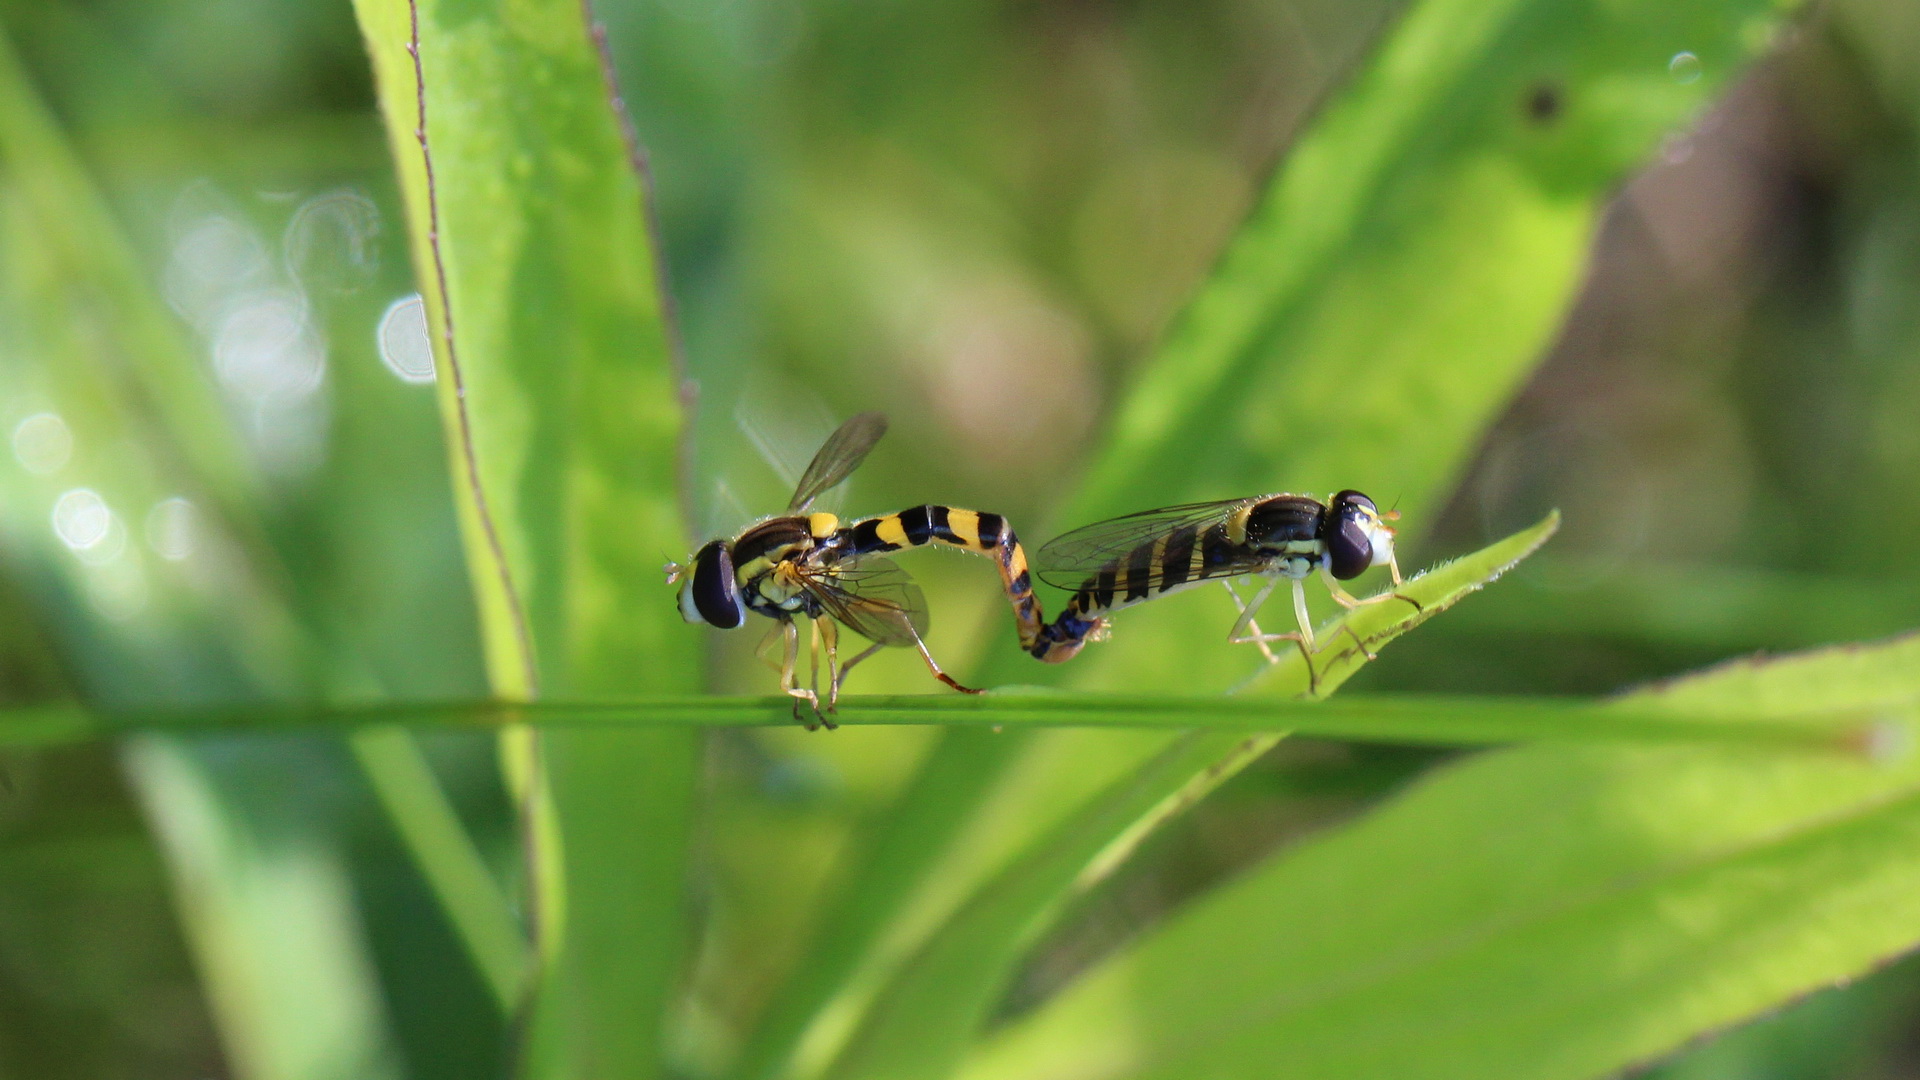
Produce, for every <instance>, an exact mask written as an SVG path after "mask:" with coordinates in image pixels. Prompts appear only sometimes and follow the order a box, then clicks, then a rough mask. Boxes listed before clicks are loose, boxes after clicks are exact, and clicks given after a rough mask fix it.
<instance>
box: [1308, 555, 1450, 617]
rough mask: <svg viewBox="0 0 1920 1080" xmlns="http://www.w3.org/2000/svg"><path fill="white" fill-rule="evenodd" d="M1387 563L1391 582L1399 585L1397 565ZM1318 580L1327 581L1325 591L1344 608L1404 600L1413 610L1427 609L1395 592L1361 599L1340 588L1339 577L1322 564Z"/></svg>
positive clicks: (1418, 602)
mask: <svg viewBox="0 0 1920 1080" xmlns="http://www.w3.org/2000/svg"><path fill="white" fill-rule="evenodd" d="M1387 565H1388V566H1389V567H1391V568H1392V570H1393V583H1394V584H1395V585H1396V586H1397V585H1400V584H1401V581H1400V567H1399V565H1398V564H1396V563H1393V562H1389V563H1388V564H1387ZM1320 580H1322V581H1324V582H1326V583H1327V592H1328V593H1329V594H1331V595H1332V596H1333V599H1334V602H1335V603H1337V604H1339V605H1340V606H1341V607H1344V608H1357V607H1360V606H1362V605H1364V604H1384V603H1386V602H1387V601H1389V600H1405V601H1406V602H1407V603H1409V604H1412V605H1413V610H1415V611H1425V610H1427V609H1426V608H1425V607H1423V606H1421V604H1420V601H1418V600H1415V599H1414V598H1413V597H1411V596H1406V595H1403V594H1401V593H1397V592H1385V593H1381V594H1379V595H1378V596H1369V597H1367V598H1366V599H1364V600H1362V599H1360V598H1359V597H1356V596H1354V595H1353V594H1352V593H1350V592H1348V591H1347V590H1345V589H1343V588H1341V587H1340V581H1339V579H1338V578H1335V577H1334V576H1333V571H1331V570H1329V569H1327V568H1326V566H1324V565H1322V566H1321V567H1320Z"/></svg>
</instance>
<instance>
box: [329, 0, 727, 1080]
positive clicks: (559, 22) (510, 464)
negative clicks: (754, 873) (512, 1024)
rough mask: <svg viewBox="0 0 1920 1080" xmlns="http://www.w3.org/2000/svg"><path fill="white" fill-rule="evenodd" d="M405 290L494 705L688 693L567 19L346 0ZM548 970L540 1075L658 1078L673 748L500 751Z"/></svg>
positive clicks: (633, 228)
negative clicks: (459, 524)
mask: <svg viewBox="0 0 1920 1080" xmlns="http://www.w3.org/2000/svg"><path fill="white" fill-rule="evenodd" d="M355 10H356V11H357V13H358V15H359V18H360V24H361V28H362V30H363V32H364V33H365V35H366V38H367V40H368V43H369V46H370V49H371V52H372V55H373V61H374V70H375V74H376V76H377V81H378V85H379V92H380V100H381V107H382V110H383V112H384V113H385V115H386V120H387V127H388V131H389V135H390V138H391V141H392V146H393V151H394V156H395V160H396V162H397V164H398V168H399V173H400V177H401V186H402V189H403V191H404V192H405V196H406V202H407V207H408V216H409V221H410V232H411V237H412V246H413V256H414V264H415V266H416V267H417V268H418V271H419V275H418V276H419V278H420V280H421V282H422V284H423V293H424V295H425V297H426V301H427V310H428V322H429V326H430V329H431V335H430V336H431V337H432V340H433V343H434V349H435V364H436V367H437V370H438V372H439V375H440V378H439V385H440V392H441V404H442V412H443V416H444V419H445V427H446V432H447V445H448V450H449V454H450V468H451V469H452V474H453V476H454V478H455V483H456V490H457V491H458V493H459V502H460V507H461V514H462V520H463V527H464V530H465V535H466V550H467V557H468V562H469V568H470V571H471V574H472V579H473V585H474V591H475V595H476V597H477V599H478V604H479V608H480V613H481V621H482V624H483V632H484V636H485V638H486V643H487V656H488V667H489V672H490V676H491V679H492V682H493V686H494V689H495V691H496V692H497V693H499V694H500V695H502V696H505V697H508V698H521V699H524V698H533V697H538V696H541V695H545V694H551V695H559V696H573V695H592V694H615V693H633V692H645V691H655V692H658V691H668V690H675V689H681V690H689V689H693V688H694V687H696V686H697V685H698V683H699V674H700V663H699V660H698V655H697V652H696V650H697V648H698V646H699V638H698V637H697V636H696V635H691V634H688V633H686V632H685V628H684V627H682V626H680V625H678V622H679V620H678V618H677V616H676V614H675V611H674V608H673V605H672V604H671V603H670V602H669V600H668V597H667V596H665V595H663V592H662V590H661V587H660V584H659V577H658V574H659V570H658V564H659V559H660V555H661V552H663V551H665V552H675V551H678V550H680V549H681V548H682V545H683V543H684V541H683V540H682V530H681V526H680V522H679V514H678V511H677V508H676V505H675V499H674V494H673V492H674V479H675V459H676V458H675V440H676V436H677V433H678V430H679V425H680V416H679V406H678V401H679V392H678V391H679V387H678V385H677V380H676V378H675V376H674V373H673V371H672V370H671V357H670V355H669V343H668V335H667V331H666V328H665V326H664V325H663V319H662V312H661V296H660V292H659V283H658V281H657V280H656V277H655V267H654V261H653V259H654V256H653V246H652V241H651V239H650V238H649V236H648V231H647V222H646V213H645V198H646V193H645V191H644V190H643V187H642V183H641V177H640V176H639V175H638V172H637V169H636V165H637V156H638V151H637V148H633V147H630V146H629V145H628V143H627V142H626V141H625V133H623V131H622V130H621V126H620V121H619V116H618V114H617V112H616V108H615V104H616V103H615V102H614V101H613V100H612V99H611V97H610V93H611V85H610V79H609V78H608V76H607V73H606V72H605V71H603V69H602V65H601V62H600V61H601V58H600V56H599V54H598V52H597V51H596V48H595V42H594V38H593V35H592V30H591V28H590V27H589V25H588V24H587V22H586V15H587V10H586V8H584V7H583V6H582V5H580V4H577V3H573V2H571V0H536V2H533V3H521V4H515V5H511V6H508V7H501V8H475V7H473V6H472V5H469V4H463V3H457V2H453V0H421V2H418V3H410V2H403V0H359V2H357V3H356V4H355ZM506 748H507V753H508V764H509V767H510V769H511V771H512V772H513V773H514V775H515V777H516V779H517V782H518V786H519V788H520V793H521V797H522V799H523V801H524V803H525V804H526V806H527V811H526V812H527V814H528V815H529V817H528V822H527V824H526V827H525V830H524V835H525V836H526V837H527V840H528V845H529V851H528V855H529V861H530V868H531V870H532V876H533V881H532V884H531V890H532V897H531V905H532V911H533V914H534V918H535V935H536V939H537V943H538V946H539V951H540V955H541V957H542V959H543V963H544V966H543V970H542V973H541V974H542V979H541V984H540V987H539V990H538V993H537V996H536V998H535V1000H534V1001H533V1002H532V1003H531V1005H530V1008H531V1010H532V1013H531V1017H532V1019H531V1022H530V1023H531V1026H530V1028H529V1030H528V1033H527V1036H526V1040H525V1043H524V1046H523V1054H524V1056H525V1059H526V1068H527V1071H529V1072H531V1073H534V1074H538V1075H569V1076H592V1077H623V1076H652V1075H655V1074H656V1072H657V1070H658V1069H659V1067H660V1059H661V1051H660V1032H661V1026H662V1018H663V1016H664V1013H665V1010H666V1003H667V1000H668V998H669V995H670V994H671V992H672V990H673V988H674V985H675V981H676V977H677V974H678V971H679V952H680V944H679V943H680V939H681V936H682V935H681V928H682V925H683V923H684V921H685V920H684V917H683V915H682V912H681V891H682V887H681V879H682V876H683V870H684V864H685V850H686V843H687V832H688V817H689V814H690V813H691V803H692V793H693V784H694V773H695V757H696V752H697V742H696V740H695V737H694V736H693V734H692V733H690V732H685V731H669V730H660V731H643V732H593V733H587V732H564V733H554V734H552V735H550V736H543V737H541V738H540V739H539V740H538V742H537V743H536V742H535V741H534V740H533V738H532V737H531V736H530V735H525V734H522V735H518V736H515V735H511V734H510V735H509V736H508V738H507V741H506Z"/></svg>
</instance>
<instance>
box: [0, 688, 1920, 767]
mask: <svg viewBox="0 0 1920 1080" xmlns="http://www.w3.org/2000/svg"><path fill="white" fill-rule="evenodd" d="M1908 704H1910V702H1907V701H1905V700H1904V699H1902V700H1889V701H1885V702H1880V703H1878V704H1876V705H1875V706H1874V707H1872V708H1859V709H1812V710H1807V711H1802V712H1792V713H1787V714H1783V715H1778V716H1762V715H1754V714H1751V713H1745V712H1741V713H1736V714H1732V715H1721V714H1719V713H1714V712H1702V711H1699V710H1696V709H1689V708H1677V707H1674V706H1670V705H1666V704H1648V703H1646V702H1642V701H1640V700H1639V699H1633V698H1629V699H1602V700H1588V699H1584V698H1565V697H1522V696H1476V695H1471V694H1444V695H1442V694H1376V695H1349V696H1346V697H1341V698H1335V699H1334V700H1331V701H1327V702H1307V701H1289V700H1285V699H1276V698H1266V697H1259V696H1252V695H1249V696H1246V697H1240V698H1221V697H1212V696H1206V697H1155V696H1149V695H1140V694H1091V693H1079V692H1074V693H1061V692H1058V691H1050V690H1049V691H1021V690H1012V691H1006V692H998V693H993V694H990V695H986V696H983V697H971V698H962V697H946V696H937V695H933V694H914V695H909V696H901V697H878V696H875V697H850V698H844V699H842V701H841V711H840V714H839V718H840V724H841V726H842V727H863V726H889V725H912V726H923V725H929V724H938V725H941V726H943V727H948V728H952V729H956V730H975V731H986V732H989V733H991V732H993V731H994V730H995V729H1001V731H1002V733H1005V731H1007V730H1011V729H1015V728H1021V727H1027V728H1033V729H1049V730H1050V729H1057V728H1079V729H1086V728H1098V729H1106V730H1110V731H1152V730H1160V731H1166V730H1183V729H1205V730H1213V731H1225V732H1240V733H1249V732H1262V731H1265V732H1278V731H1286V732H1296V733H1299V734H1302V735H1316V736H1322V737H1325V738H1332V739H1355V740H1361V741H1367V742H1381V743H1402V744H1408V745H1416V746H1484V745H1490V744H1499V743H1515V742H1568V743H1587V742H1662V743H1664V742H1676V741H1678V742H1699V741H1707V742H1731V743H1743V744H1770V743H1771V744H1780V745H1797V746H1802V747H1819V746H1826V747H1830V748H1831V747H1840V748H1847V749H1856V750H1857V749H1862V748H1869V745H1870V744H1872V743H1875V742H1882V743H1884V742H1885V741H1887V740H1889V739H1894V738H1897V737H1898V733H1897V731H1894V730H1890V729H1886V727H1885V725H1887V724H1889V723H1892V722H1897V721H1898V720H1899V719H1900V717H1901V715H1903V710H1904V708H1905V707H1906V706H1907V705H1908ZM792 724H793V716H792V703H791V701H790V700H789V699H787V698H784V697H777V698H775V697H764V698H727V697H709V696H684V697H647V698H632V699H628V700H624V701H599V702H564V701H548V702H535V703H531V704H527V703H519V702H513V703H507V702H499V701H447V702H411V703H409V702H389V703H382V704H378V705H369V706H362V707H358V708H337V709H328V708H324V707H316V708H292V709H277V710H276V709H272V708H245V709H232V708H228V709H222V708H217V707H210V708H205V709H190V710H188V709H155V710H131V711H125V712H117V713H101V712H90V711H88V710H86V709H83V708H80V707H78V706H71V705H40V706H25V707H20V708H14V709H6V710H0V747H6V748H21V747H46V746H58V745H62V744H66V743H73V742H79V741H83V740H87V739H101V738H115V737H119V736H124V735H139V734H155V733H195V734H198V733H218V732H234V733H243V732H244V733H251V734H271V735H285V734H301V733H314V732H330V731H331V732H340V731H354V730H358V729H362V728H368V727H375V728H377V727H382V726H390V725H407V726H410V727H413V728H415V729H418V730H458V731H497V730H500V729H502V728H507V727H512V726H518V725H530V726H534V727H539V728H550V729H567V730H584V731H594V730H599V731H624V730H631V729H647V728H659V727H744V726H757V727H777V728H784V727H789V726H791V725H792ZM1144 756H1146V757H1151V756H1152V753H1151V752H1149V753H1148V754H1146V755H1144ZM976 760H978V759H976Z"/></svg>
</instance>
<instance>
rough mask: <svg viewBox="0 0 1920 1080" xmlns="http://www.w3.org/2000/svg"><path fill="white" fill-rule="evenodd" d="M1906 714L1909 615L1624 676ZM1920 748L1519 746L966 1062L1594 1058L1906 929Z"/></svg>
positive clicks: (1563, 1071) (1519, 1072)
mask: <svg viewBox="0 0 1920 1080" xmlns="http://www.w3.org/2000/svg"><path fill="white" fill-rule="evenodd" d="M1643 705H1658V706H1659V707H1663V708H1664V707H1673V706H1684V707H1686V708H1689V709H1700V710H1705V711H1708V712H1712V713H1716V714H1719V715H1721V716H1724V717H1726V718H1728V720H1729V721H1735V720H1737V719H1738V718H1743V717H1750V718H1756V719H1766V718H1769V717H1779V716H1782V715H1785V714H1787V713H1788V712H1790V711H1792V710H1797V709H1808V708H1817V709H1857V710H1870V711H1875V712H1880V713H1884V714H1887V715H1891V716H1898V717H1901V718H1904V719H1905V720H1906V721H1908V722H1911V720H1912V719H1913V717H1914V716H1915V715H1916V713H1920V638H1914V637H1908V638H1905V639H1901V640H1898V641H1894V642H1890V643H1887V644H1883V645H1876V646H1853V647H1845V648H1838V649H1828V650H1820V651H1816V652H1811V653H1805V654H1800V655H1796V656H1791V657H1785V658H1780V659H1776V660H1753V661H1739V662H1735V663H1732V664H1728V665H1724V666H1722V667H1719V668H1714V669H1710V670H1708V671H1706V672H1703V673H1701V674H1698V675H1695V676H1691V677H1688V678H1685V679H1680V680H1677V681H1675V682H1672V683H1668V684H1663V685H1658V686H1654V687H1650V688H1648V689H1646V690H1644V691H1641V692H1640V693H1637V694H1635V695H1632V696H1630V697H1627V698H1623V699H1620V700H1619V704H1618V707H1621V708H1632V707H1637V706H1643ZM1916 853H1920V756H1916V755H1914V754H1912V753H1911V752H1910V751H1909V750H1907V749H1905V748H1901V749H1899V750H1897V751H1896V753H1895V755H1894V756H1893V757H1892V758H1891V759H1889V758H1888V757H1887V756H1884V755H1883V756H1882V757H1880V758H1879V759H1870V758H1867V757H1862V756H1860V755H1847V754H1832V753H1804V752H1801V753H1792V752H1781V751H1766V750H1760V749H1727V748H1716V749H1706V748H1686V749H1683V748H1677V747H1667V748H1631V749H1628V748H1619V749H1600V748H1573V747H1546V746H1540V747H1531V748H1524V749H1515V750H1509V751H1502V752H1498V753H1493V754H1489V755H1486V756H1484V757H1480V758H1477V759H1473V760H1470V761H1468V762H1466V763H1464V764H1461V765H1458V766H1455V767H1452V768H1449V769H1446V770H1444V771H1442V772H1441V773H1439V774H1437V775H1436V776H1434V777H1433V778H1431V779H1430V780H1429V781H1427V782H1425V783H1423V784H1421V785H1420V786H1419V787H1418V788H1416V789H1415V790H1413V791H1411V792H1409V793H1408V794H1406V795H1405V796H1403V797H1401V798H1400V799H1398V800H1396V801H1395V802H1393V803H1392V804H1390V805H1388V806H1387V807H1385V808H1384V809H1382V810H1381V811H1379V812H1377V813H1376V814H1374V815H1372V816H1371V817H1369V818H1367V819H1365V820H1363V821H1361V822H1359V823H1357V824H1355V825H1353V826H1351V827H1348V828H1346V829H1343V830H1341V831H1339V832H1337V833H1335V834H1332V835H1329V836H1325V837H1322V838H1320V839H1319V840H1317V841H1314V842H1311V843H1309V844H1307V845H1305V846H1303V847H1301V848H1298V849H1295V850H1293V851H1291V852H1288V853H1285V854H1283V855H1282V856H1280V857H1278V858H1275V859H1271V860H1269V861H1268V862H1267V863H1266V864H1265V865H1263V866H1261V867H1259V868H1257V869H1256V870H1254V871H1253V872H1252V873H1250V874H1248V875H1247V876H1246V877H1244V878H1243V879H1241V880H1239V881H1237V882H1235V883H1233V884H1231V885H1229V886H1227V887H1225V888H1223V889H1221V890H1219V891H1218V892H1216V893H1214V894H1211V895H1209V896H1208V897H1206V898H1204V899H1202V900H1200V901H1199V902H1197V903H1195V904H1194V905H1193V906H1192V907H1191V908H1189V909H1188V910H1186V911H1184V912H1181V913H1179V914H1178V915H1176V916H1175V917H1174V918H1173V919H1172V920H1171V921H1170V922H1169V923H1168V924H1166V925H1164V926H1162V927H1160V928H1158V929H1156V930H1154V931H1152V932H1150V933H1149V934H1148V935H1147V936H1146V937H1145V938H1144V939H1142V940H1141V941H1139V942H1138V943H1137V944H1135V945H1133V946H1132V947H1130V948H1127V949H1126V950H1124V951H1123V952H1122V953H1120V954H1119V955H1117V956H1115V957H1113V958H1111V959H1109V960H1108V961H1107V962H1105V963H1104V964H1102V965H1100V966H1099V967H1098V968H1096V969H1095V970H1094V971H1092V972H1090V973H1089V974H1088V975H1087V976H1086V977H1084V978H1083V979H1081V980H1080V981H1079V982H1078V983H1076V984H1074V985H1073V986H1072V987H1070V988H1069V989H1068V990H1067V991H1066V992H1064V993H1063V994H1061V995H1060V997H1058V998H1057V999H1055V1000H1054V1001H1052V1002H1049V1003H1047V1004H1046V1005H1044V1006H1042V1007H1041V1008H1040V1009H1039V1010H1038V1011H1037V1012H1036V1013H1034V1014H1033V1015H1031V1016H1029V1017H1026V1018H1024V1019H1022V1020H1020V1021H1018V1022H1016V1023H1014V1024H1013V1025H1011V1026H1010V1027H1009V1028H1008V1029H1007V1030H1006V1031H1004V1032H1002V1033H1001V1034H1000V1035H999V1036H998V1037H997V1038H995V1039H994V1040H993V1041H992V1042H991V1043H990V1044H989V1045H987V1046H986V1047H985V1048H984V1049H983V1050H982V1051H981V1052H980V1053H979V1054H978V1055H977V1056H976V1057H975V1059H974V1060H973V1061H972V1062H971V1064H970V1065H969V1067H968V1068H967V1069H965V1070H964V1071H963V1074H962V1075H964V1076H965V1077H967V1078H968V1080H1017V1078H1020V1077H1035V1078H1038V1077H1046V1078H1048V1080H1095V1078H1116V1080H1117V1078H1120V1077H1128V1078H1135V1077H1139V1078H1145V1077H1169V1078H1171V1077H1192V1076H1212V1077H1220V1078H1222V1080H1226V1078H1231V1077H1237V1076H1246V1077H1255V1076H1273V1075H1297V1076H1315V1077H1330V1078H1338V1077H1384V1076H1391V1077H1395V1078H1396V1080H1400V1078H1417V1077H1455V1076H1503V1077H1515V1078H1535V1077H1537V1078H1549V1077H1555V1078H1558V1077H1565V1078H1574V1077H1587V1076H1598V1075H1606V1074H1610V1073H1613V1072H1617V1071H1619V1070H1621V1069H1623V1068H1626V1067H1627V1066H1629V1065H1631V1064H1633V1063H1636V1062H1641V1061H1646V1060H1648V1059H1650V1058H1653V1057H1656V1056H1658V1055H1660V1054H1663V1053H1666V1052H1669V1051H1671V1050H1672V1049H1674V1048H1675V1047H1677V1046H1679V1045H1680V1044H1682V1043H1683V1042H1685V1041H1686V1040H1688V1039H1691V1038H1694V1037H1696V1036H1698V1035H1699V1034H1700V1033H1702V1032H1706V1031H1712V1030H1715V1029H1718V1028H1721V1027H1724V1026H1726V1025H1729V1024H1733V1023H1737V1022H1739V1021H1741V1020H1743V1019H1745V1018H1747V1017H1750V1016H1753V1015H1755V1014H1756V1013H1759V1012H1761V1011H1764V1010H1766V1009H1770V1008H1773V1007H1775V1006H1777V1005H1779V1004H1780V1003H1782V1002H1784V1001H1787V1000H1790V999H1792V998H1794V997H1797V996H1799V995H1802V994H1805V993H1808V992H1810V991H1813V990H1815V989H1818V988H1820V987H1823V986H1827V985H1830V984H1832V983H1833V982H1835V981H1838V980H1844V979H1848V978H1851V977H1853V976H1856V975H1858V974H1859V973H1861V972H1862V971H1865V970H1867V969H1869V968H1871V967H1872V966H1874V965H1876V964H1878V963H1880V962H1883V961H1884V960H1885V959H1886V958H1888V957H1890V956H1892V955H1895V954H1897V953H1899V952H1901V951H1904V950H1906V949H1909V948H1911V947H1912V946H1913V944H1914V942H1915V941H1916V940H1920V930H1917V929H1916V927H1920V899H1916V898H1920V855H1917V854H1916Z"/></svg>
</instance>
